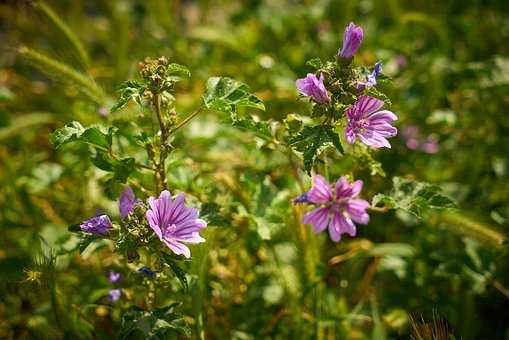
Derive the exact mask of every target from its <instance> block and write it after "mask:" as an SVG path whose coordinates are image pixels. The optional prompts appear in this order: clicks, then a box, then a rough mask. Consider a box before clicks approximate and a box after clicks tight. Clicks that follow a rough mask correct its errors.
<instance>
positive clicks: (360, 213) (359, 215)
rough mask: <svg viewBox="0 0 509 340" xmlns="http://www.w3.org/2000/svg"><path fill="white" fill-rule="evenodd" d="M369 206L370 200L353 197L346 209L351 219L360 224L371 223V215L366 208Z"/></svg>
mask: <svg viewBox="0 0 509 340" xmlns="http://www.w3.org/2000/svg"><path fill="white" fill-rule="evenodd" d="M368 207H369V203H368V201H365V200H362V199H353V200H350V201H348V203H347V205H346V211H347V212H348V214H349V215H350V217H351V219H352V220H354V221H355V222H357V223H360V224H368V223H369V215H368V213H367V212H366V209H367V208H368Z"/></svg>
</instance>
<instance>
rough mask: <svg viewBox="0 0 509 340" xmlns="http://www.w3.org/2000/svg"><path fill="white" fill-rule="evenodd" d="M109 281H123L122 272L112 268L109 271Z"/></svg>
mask: <svg viewBox="0 0 509 340" xmlns="http://www.w3.org/2000/svg"><path fill="white" fill-rule="evenodd" d="M108 281H110V283H119V282H120V281H122V274H120V273H118V272H116V271H114V270H110V272H109V273H108Z"/></svg>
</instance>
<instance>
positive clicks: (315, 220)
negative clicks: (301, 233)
mask: <svg viewBox="0 0 509 340" xmlns="http://www.w3.org/2000/svg"><path fill="white" fill-rule="evenodd" d="M328 222H329V208H316V209H314V210H312V211H311V212H309V213H307V214H306V216H304V218H303V219H302V223H303V224H311V225H312V226H313V231H314V232H315V233H317V234H318V233H320V232H322V231H323V230H324V229H325V228H327V224H328Z"/></svg>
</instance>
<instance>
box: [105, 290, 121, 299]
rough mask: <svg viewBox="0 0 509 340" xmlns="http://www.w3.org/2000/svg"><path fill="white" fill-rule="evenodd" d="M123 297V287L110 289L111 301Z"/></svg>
mask: <svg viewBox="0 0 509 340" xmlns="http://www.w3.org/2000/svg"><path fill="white" fill-rule="evenodd" d="M121 297H122V289H119V288H117V289H110V291H109V293H108V299H109V300H110V302H117V301H118V300H120V298H121Z"/></svg>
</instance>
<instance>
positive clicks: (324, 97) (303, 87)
mask: <svg viewBox="0 0 509 340" xmlns="http://www.w3.org/2000/svg"><path fill="white" fill-rule="evenodd" d="M295 85H296V86H297V89H298V90H299V92H300V93H301V94H302V95H304V96H306V97H311V98H313V100H314V101H315V102H317V103H319V104H326V103H329V102H330V97H329V94H328V93H327V89H326V88H325V85H324V84H323V74H320V78H319V79H318V78H317V77H316V76H315V75H314V74H313V73H308V74H307V76H306V78H302V79H297V81H296V82H295Z"/></svg>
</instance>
